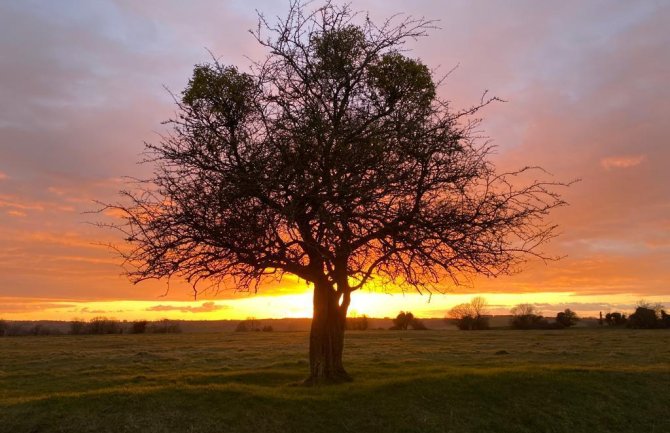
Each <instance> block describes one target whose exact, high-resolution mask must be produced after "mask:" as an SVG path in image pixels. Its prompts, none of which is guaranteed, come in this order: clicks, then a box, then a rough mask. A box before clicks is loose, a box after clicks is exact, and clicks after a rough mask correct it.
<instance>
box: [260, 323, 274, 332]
mask: <svg viewBox="0 0 670 433" xmlns="http://www.w3.org/2000/svg"><path fill="white" fill-rule="evenodd" d="M261 331H263V332H272V331H274V329H272V326H270V325H265V326H263V328H262V329H261Z"/></svg>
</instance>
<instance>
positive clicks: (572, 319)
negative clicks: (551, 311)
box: [556, 308, 579, 328]
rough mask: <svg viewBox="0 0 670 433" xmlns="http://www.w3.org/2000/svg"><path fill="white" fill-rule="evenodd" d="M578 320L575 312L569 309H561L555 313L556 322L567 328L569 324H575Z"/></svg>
mask: <svg viewBox="0 0 670 433" xmlns="http://www.w3.org/2000/svg"><path fill="white" fill-rule="evenodd" d="M578 321H579V317H577V313H575V312H574V311H572V310H571V309H569V308H567V309H566V310H565V311H562V312H560V313H558V314H557V315H556V323H558V324H559V325H561V326H563V327H565V328H569V327H571V326H575V325H576V324H577V322H578Z"/></svg>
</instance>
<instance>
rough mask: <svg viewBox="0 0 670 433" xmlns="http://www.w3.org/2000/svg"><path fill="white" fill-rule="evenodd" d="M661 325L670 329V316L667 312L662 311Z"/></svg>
mask: <svg viewBox="0 0 670 433" xmlns="http://www.w3.org/2000/svg"><path fill="white" fill-rule="evenodd" d="M661 324H662V325H663V328H670V314H668V313H666V312H665V310H661Z"/></svg>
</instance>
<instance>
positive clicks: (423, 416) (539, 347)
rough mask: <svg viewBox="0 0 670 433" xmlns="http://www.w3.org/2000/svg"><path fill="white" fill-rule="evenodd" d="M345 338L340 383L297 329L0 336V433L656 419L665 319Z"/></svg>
mask: <svg viewBox="0 0 670 433" xmlns="http://www.w3.org/2000/svg"><path fill="white" fill-rule="evenodd" d="M346 344H347V346H346V349H345V358H346V360H345V362H346V366H347V367H348V369H349V372H350V373H351V374H352V375H353V376H354V378H355V381H354V382H353V383H348V384H343V385H335V386H327V387H320V388H304V387H299V386H295V385H294V384H295V383H297V382H298V381H300V380H301V379H303V378H304V377H305V376H306V372H307V362H306V354H307V334H306V333H299V332H298V333H279V332H276V333H245V334H240V333H238V334H235V333H222V334H178V335H111V336H61V337H24V338H0V432H3V433H4V432H12V433H21V432H303V431H304V432H318V433H327V432H349V431H351V432H631V431H645V432H665V431H670V391H669V390H670V332H668V331H665V330H657V331H632V330H608V329H594V330H589V329H573V330H567V331H525V332H524V331H508V330H505V331H485V332H456V331H426V332H418V331H407V332H399V331H398V332H391V331H367V332H350V333H349V334H348V335H347V343H346ZM503 351H504V352H503Z"/></svg>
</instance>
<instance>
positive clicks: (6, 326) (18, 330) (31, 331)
mask: <svg viewBox="0 0 670 433" xmlns="http://www.w3.org/2000/svg"><path fill="white" fill-rule="evenodd" d="M61 334H63V332H62V331H61V330H60V329H57V328H53V327H51V326H46V325H44V324H42V323H36V324H34V325H32V326H26V325H25V324H21V323H12V322H6V321H4V320H0V337H19V336H25V335H61Z"/></svg>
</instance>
